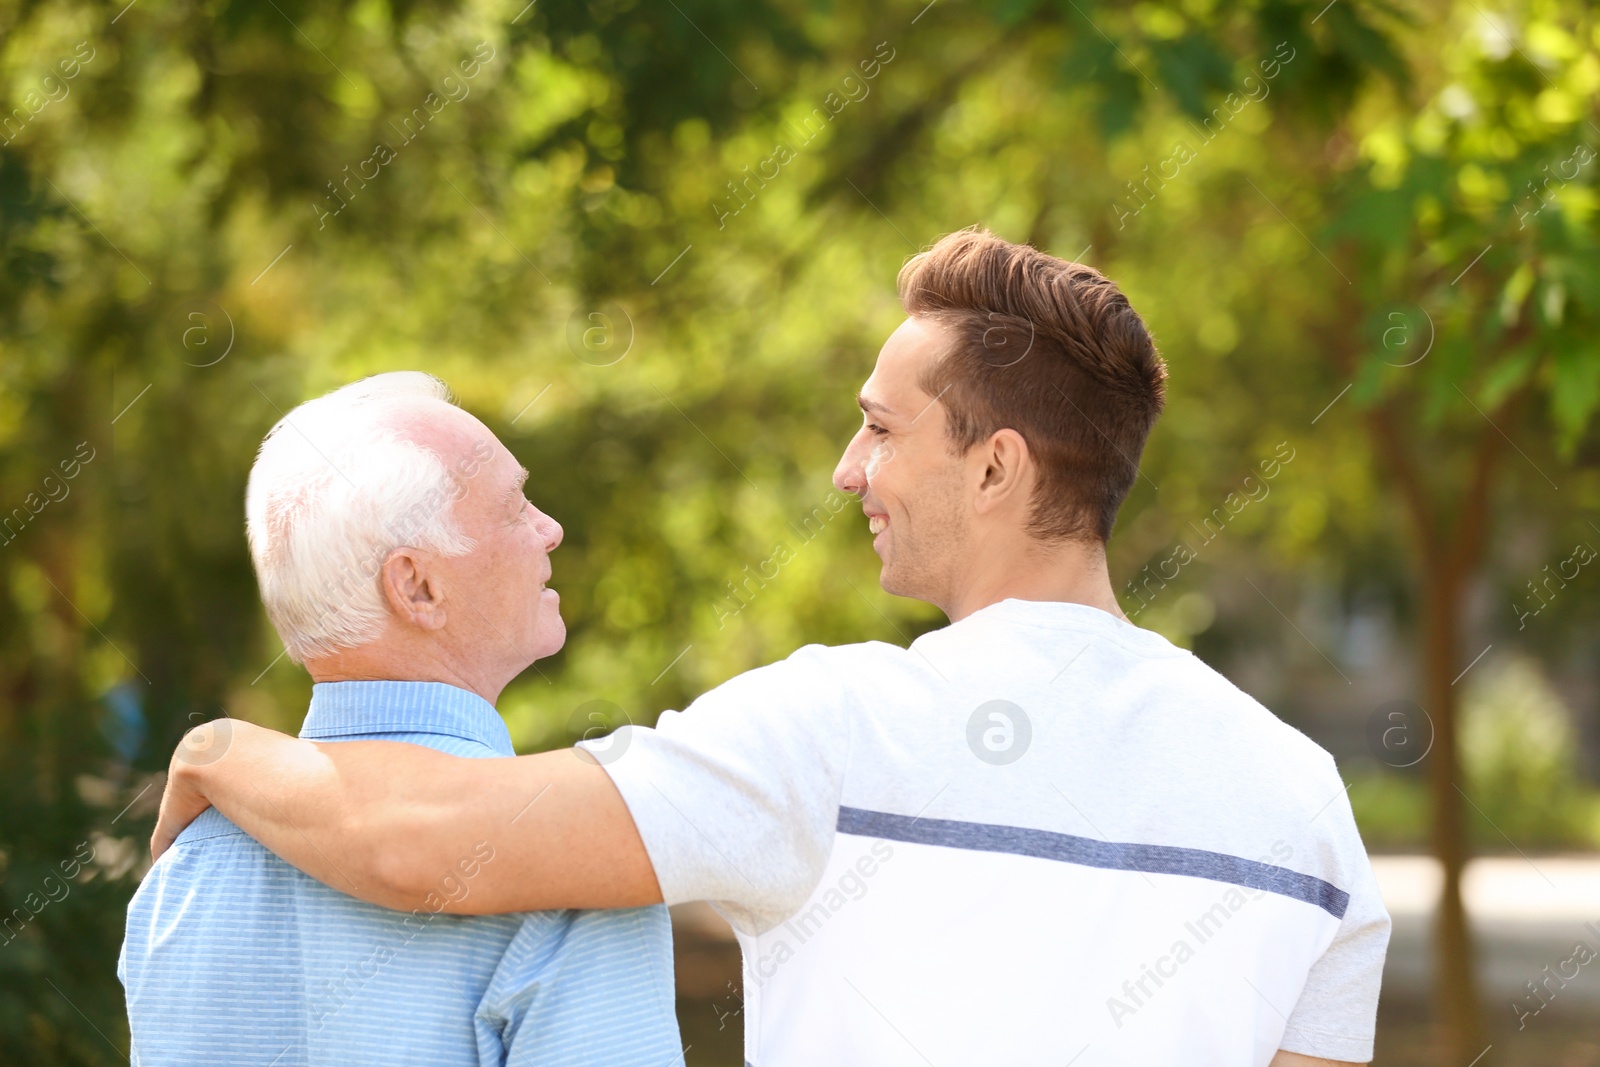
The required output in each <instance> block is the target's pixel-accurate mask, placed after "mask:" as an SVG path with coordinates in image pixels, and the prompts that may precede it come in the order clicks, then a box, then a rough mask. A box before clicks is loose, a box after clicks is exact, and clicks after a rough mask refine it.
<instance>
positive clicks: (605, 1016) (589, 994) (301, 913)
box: [117, 682, 682, 1067]
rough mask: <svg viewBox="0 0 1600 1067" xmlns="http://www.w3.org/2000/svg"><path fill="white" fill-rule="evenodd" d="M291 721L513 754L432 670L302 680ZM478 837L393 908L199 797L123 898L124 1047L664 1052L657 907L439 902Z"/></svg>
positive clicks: (399, 1056) (434, 1060)
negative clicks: (410, 678) (476, 913)
mask: <svg viewBox="0 0 1600 1067" xmlns="http://www.w3.org/2000/svg"><path fill="white" fill-rule="evenodd" d="M300 736H301V737H307V738H312V739H315V740H318V741H356V740H367V741H373V740H381V741H409V742H411V743H412V744H418V745H426V746H428V747H429V748H435V749H439V750H440V751H442V752H449V753H451V754H452V755H457V756H477V757H485V756H510V755H512V754H513V753H512V748H511V737H510V734H509V733H507V731H506V727H505V723H504V722H503V721H502V720H501V719H500V716H499V714H498V713H496V711H495V710H494V707H493V706H492V705H490V704H489V703H488V702H486V701H484V700H483V699H481V698H480V697H478V696H476V695H474V694H472V693H469V692H467V691H466V690H463V689H457V688H456V687H454V686H450V685H445V684H443V683H439V682H333V683H322V684H318V685H317V686H315V688H314V689H313V690H312V696H311V709H310V711H309V712H308V713H307V715H306V720H305V726H304V727H303V728H302V729H301V731H300ZM494 844H495V842H493V841H482V842H477V843H471V842H466V843H463V845H462V850H461V852H462V855H461V860H460V862H459V863H458V864H457V866H456V868H455V869H452V870H449V871H441V872H440V877H439V883H438V887H437V894H436V895H435V896H432V897H430V898H429V899H428V900H427V901H425V902H422V905H421V906H420V907H419V908H418V909H417V910H415V911H413V912H411V913H409V914H408V913H406V912H400V911H389V910H386V909H384V908H379V907H375V906H373V905H370V904H364V903H362V902H360V901H358V900H355V899H353V898H351V897H347V896H345V895H343V894H342V893H339V892H337V891H335V890H333V889H329V888H328V887H327V886H324V885H322V884H321V883H319V882H317V881H315V880H313V879H311V878H308V877H306V876H305V875H303V874H301V873H300V872H299V871H297V870H295V869H294V868H293V867H290V866H289V865H288V864H286V863H284V862H283V861H282V860H280V859H278V858H277V857H276V856H274V855H272V853H270V852H268V851H267V850H266V849H264V848H262V847H261V846H260V845H258V844H256V842H255V841H254V840H252V839H251V838H250V837H248V836H246V835H245V833H244V832H243V831H242V830H240V829H239V828H238V827H236V826H234V825H233V823H231V822H229V821H228V820H227V819H225V818H223V817H222V815H221V813H220V812H218V811H216V810H215V809H212V810H210V811H207V812H206V813H205V814H204V815H202V816H201V817H200V818H198V819H196V820H195V822H194V823H193V824H192V825H191V826H190V827H189V828H188V829H186V830H185V831H184V832H183V833H182V834H181V835H180V836H179V837H178V840H177V843H176V844H175V845H174V846H173V847H172V848H171V849H169V850H168V851H167V852H166V853H165V854H164V855H163V856H162V857H161V859H159V860H158V861H156V863H155V865H154V866H153V867H152V868H151V869H150V873H149V874H148V875H146V876H145V879H144V882H143V884H141V885H140V886H139V890H138V892H137V893H135V894H134V897H133V901H132V902H131V903H130V904H129V906H128V931H127V937H126V939H125V940H124V941H123V945H122V957H121V959H120V960H119V961H118V964H117V975H118V977H119V978H121V979H122V983H123V986H124V987H125V988H126V990H127V998H128V1022H129V1025H130V1028H131V1029H132V1032H133V1053H132V1063H133V1064H134V1065H135V1067H187V1065H199V1064H208V1065H209V1064H228V1065H237V1067H321V1065H335V1064H337V1065H344V1064H351V1063H383V1064H397V1065H398V1064H405V1065H415V1067H453V1065H460V1067H480V1065H488V1064H494V1065H502V1064H504V1065H507V1067H511V1065H522V1064H530V1065H531V1064H539V1065H541V1067H546V1065H555V1064H585V1065H589V1064H616V1065H628V1067H670V1065H672V1064H681V1063H682V1054H681V1051H680V1046H679V1044H678V1025H677V1019H676V1017H675V1015H674V1000H673V994H674V988H673V970H672V931H671V926H670V923H669V920H668V917H667V910H666V908H665V907H664V906H663V905H659V904H658V905H655V906H653V907H647V908H630V909H624V910H617V911H547V912H529V913H525V914H521V915H491V916H480V917H463V916H454V915H445V914H442V913H440V912H439V910H438V909H440V908H442V907H443V901H444V899H446V898H454V899H461V897H462V896H463V895H464V894H469V893H471V891H472V880H473V878H474V877H475V876H477V875H478V874H479V873H480V872H481V871H482V869H483V867H484V866H485V865H487V864H492V863H493V862H494V858H493V857H494Z"/></svg>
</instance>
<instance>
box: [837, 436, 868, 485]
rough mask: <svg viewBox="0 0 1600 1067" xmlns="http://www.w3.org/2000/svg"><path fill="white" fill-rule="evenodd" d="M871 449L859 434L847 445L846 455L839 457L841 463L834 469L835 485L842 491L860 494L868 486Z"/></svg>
mask: <svg viewBox="0 0 1600 1067" xmlns="http://www.w3.org/2000/svg"><path fill="white" fill-rule="evenodd" d="M868 451H869V449H868V446H867V444H866V442H864V441H863V440H862V439H861V435H860V434H857V435H856V436H855V437H853V438H851V440H850V444H849V445H847V446H846V447H845V450H844V455H842V456H840V457H839V465H838V466H837V467H835V468H834V469H833V487H834V488H835V489H837V490H839V491H840V492H841V493H854V494H859V493H861V492H862V490H864V489H865V488H866V487H867V475H866V455H867V452H868Z"/></svg>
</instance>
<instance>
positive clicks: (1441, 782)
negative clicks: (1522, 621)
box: [1422, 552, 1484, 1067]
mask: <svg viewBox="0 0 1600 1067" xmlns="http://www.w3.org/2000/svg"><path fill="white" fill-rule="evenodd" d="M1442 556H1444V553H1442V552H1441V553H1439V554H1438V555H1433V556H1431V557H1430V559H1429V563H1428V564H1427V565H1426V569H1425V572H1424V576H1423V596H1424V604H1423V657H1422V668H1423V679H1422V691H1423V695H1424V700H1425V701H1426V703H1425V704H1424V707H1425V708H1426V710H1427V713H1428V715H1429V717H1430V718H1431V719H1432V722H1433V730H1434V737H1433V750H1432V752H1431V753H1430V756H1431V760H1430V762H1429V765H1428V784H1429V793H1430V795H1431V797H1432V801H1433V803H1432V808H1433V827H1432V843H1433V854H1434V856H1435V857H1436V858H1437V859H1438V860H1439V863H1440V866H1441V867H1442V868H1443V873H1444V884H1443V886H1442V888H1441V891H1440V894H1439V911H1438V914H1437V915H1436V916H1435V927H1434V939H1433V944H1434V998H1435V1005H1436V1009H1437V1011H1438V1020H1439V1025H1440V1029H1441V1031H1442V1033H1441V1035H1440V1036H1441V1038H1442V1040H1441V1043H1440V1052H1441V1054H1442V1059H1441V1061H1440V1062H1441V1063H1444V1064H1449V1065H1454V1067H1465V1065H1466V1064H1469V1063H1471V1062H1473V1060H1474V1059H1476V1058H1477V1056H1478V1055H1479V1054H1480V1053H1481V1052H1482V1051H1483V1048H1484V1039H1483V1032H1484V1031H1483V1016H1482V1012H1481V1010H1480V1008H1479V1001H1478V990H1477V983H1476V981H1475V980H1474V976H1475V974H1476V969H1475V966H1474V963H1475V960H1474V957H1475V953H1474V951H1473V943H1472V931H1471V928H1470V927H1469V926H1468V925H1467V913H1466V908H1465V907H1464V906H1463V903H1462V899H1461V875H1462V872H1463V870H1464V869H1465V867H1466V862H1467V840H1466V827H1465V823H1464V820H1463V804H1462V794H1461V792H1460V790H1459V782H1460V781H1461V758H1460V753H1459V751H1458V747H1457V744H1456V723H1457V715H1456V709H1457V705H1456V690H1455V686H1454V685H1453V684H1452V683H1453V681H1454V680H1455V678H1456V677H1457V675H1458V673H1459V669H1460V668H1459V667H1458V663H1459V662H1460V660H1459V657H1458V650H1459V648H1460V644H1461V640H1460V639H1461V605H1462V600H1463V599H1464V597H1463V594H1464V591H1465V586H1466V572H1465V571H1464V570H1463V569H1462V568H1461V567H1459V566H1457V565H1456V564H1455V561H1452V560H1448V559H1444V558H1441V557H1442Z"/></svg>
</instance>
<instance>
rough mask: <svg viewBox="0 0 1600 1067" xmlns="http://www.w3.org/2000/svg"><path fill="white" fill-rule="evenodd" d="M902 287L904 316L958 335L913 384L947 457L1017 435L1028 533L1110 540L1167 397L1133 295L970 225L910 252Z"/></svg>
mask: <svg viewBox="0 0 1600 1067" xmlns="http://www.w3.org/2000/svg"><path fill="white" fill-rule="evenodd" d="M899 288H900V302H901V304H902V305H904V307H905V310H906V314H908V315H911V316H914V317H926V318H928V319H931V320H933V321H934V322H937V323H938V324H940V325H941V326H943V327H944V328H945V329H946V330H948V331H949V332H950V334H951V335H952V337H953V343H952V345H951V347H950V349H949V351H947V352H946V353H945V354H944V355H943V357H942V358H941V359H940V360H939V362H938V363H936V364H934V365H933V367H932V368H930V369H929V371H928V372H927V373H926V375H925V376H924V380H923V381H921V382H920V383H919V384H920V385H921V387H922V389H923V390H924V391H926V392H927V393H928V394H929V395H930V396H935V397H938V398H939V399H940V400H941V401H942V402H943V404H944V406H945V410H946V412H947V413H948V415H949V423H948V426H949V433H950V437H951V443H952V444H953V445H954V446H955V448H956V450H957V451H958V452H965V451H966V450H967V449H969V448H971V447H972V446H973V445H975V444H977V443H978V442H979V441H982V440H984V439H985V438H987V437H988V436H989V435H990V434H992V433H994V432H995V431H996V430H1001V429H1012V430H1015V431H1016V432H1017V433H1019V434H1021V435H1022V438H1023V440H1025V441H1026V442H1027V443H1028V448H1029V450H1030V451H1031V452H1032V454H1033V456H1034V459H1035V461H1036V462H1037V463H1038V465H1039V472H1040V484H1039V487H1038V490H1037V495H1036V498H1035V501H1034V513H1033V520H1032V522H1031V523H1030V526H1029V529H1030V532H1032V533H1033V534H1034V535H1035V536H1037V537H1039V538H1041V539H1043V540H1097V541H1100V542H1102V543H1103V542H1105V541H1106V540H1108V539H1109V538H1110V537H1111V527H1112V524H1113V523H1114V522H1115V521H1116V517H1117V509H1118V508H1120V507H1121V506H1122V501H1123V500H1124V499H1125V498H1126V497H1127V495H1128V491H1129V490H1130V489H1132V488H1133V481H1134V478H1135V477H1137V475H1138V464H1139V455H1140V453H1141V452H1142V451H1143V450H1144V442H1145V438H1146V437H1147V436H1148V435H1149V433H1150V427H1151V426H1152V425H1154V423H1155V421H1156V416H1157V415H1159V414H1160V413H1161V405H1162V401H1163V397H1164V395H1165V392H1166V378H1167V370H1166V365H1165V364H1164V363H1162V361H1161V357H1160V355H1159V354H1157V352H1156V346H1155V342H1154V341H1153V340H1152V339H1151V337H1150V332H1149V331H1148V330H1146V329H1145V326H1144V322H1143V320H1141V319H1140V318H1139V314H1138V312H1136V311H1134V310H1133V307H1132V305H1130V304H1129V303H1128V298H1127V297H1125V296H1123V295H1122V292H1121V290H1119V289H1118V288H1117V287H1116V285H1115V284H1114V283H1112V282H1111V280H1110V279H1108V278H1107V277H1106V276H1105V275H1103V274H1101V273H1100V272H1099V271H1097V270H1095V269H1094V268H1093V267H1089V266H1085V265H1084V264H1082V263H1068V262H1067V261H1065V260H1061V259H1057V258H1055V257H1054V256H1049V255H1046V254H1045V253H1043V252H1040V251H1039V250H1038V249H1035V248H1032V247H1030V246H1028V245H1018V244H1012V243H1011V242H1009V241H1004V240H1001V239H1000V238H998V237H996V236H994V235H993V234H992V233H989V232H988V231H987V230H984V229H980V228H978V227H972V228H969V229H965V230H961V231H959V232H957V233H952V234H949V235H947V236H945V237H943V238H941V239H940V240H939V241H938V242H937V243H935V244H934V245H933V246H932V247H931V248H929V249H928V250H927V251H925V252H922V253H919V254H918V255H916V256H913V257H912V258H911V259H910V260H909V261H907V263H906V265H905V266H904V267H902V268H901V270H900V279H899Z"/></svg>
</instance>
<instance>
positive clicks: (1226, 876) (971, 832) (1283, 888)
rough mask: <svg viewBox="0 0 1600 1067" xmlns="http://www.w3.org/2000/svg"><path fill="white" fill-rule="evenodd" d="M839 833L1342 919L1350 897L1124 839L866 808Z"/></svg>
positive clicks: (1282, 874) (1255, 866)
mask: <svg viewBox="0 0 1600 1067" xmlns="http://www.w3.org/2000/svg"><path fill="white" fill-rule="evenodd" d="M839 832H840V833H841V834H856V835H859V836H861V837H881V838H886V839H888V840H890V841H906V842H909V843H911V844H917V845H942V846H944V847H945V848H964V849H970V850H972V851H974V852H1005V853H1010V854H1011V855H1014V856H1033V857H1035V858H1036V859H1045V860H1056V861H1058V862H1061V863H1075V864H1078V865H1080V866H1083V867H1100V868H1104V869H1106V870H1113V871H1145V872H1148V873H1150V874H1182V875H1187V876H1189V877H1191V878H1206V879H1209V880H1211V881H1213V882H1226V883H1229V884H1231V885H1240V886H1247V887H1249V888H1251V889H1265V890H1266V891H1267V892H1269V893H1277V894H1279V895H1281V896H1286V897H1289V898H1291V899H1293V900H1301V901H1304V902H1305V903H1307V904H1315V905H1316V906H1317V907H1319V908H1321V909H1322V910H1323V911H1326V912H1327V913H1328V914H1329V915H1332V916H1333V917H1334V918H1335V919H1342V918H1344V912H1345V909H1346V908H1347V907H1349V906H1350V894H1349V893H1346V892H1345V891H1344V890H1342V889H1340V888H1338V887H1337V886H1335V885H1332V884H1330V883H1328V882H1324V881H1323V880H1322V879H1320V878H1313V877H1312V876H1311V875H1309V874H1301V873H1300V872H1298V871H1291V870H1289V869H1288V868H1287V867H1274V866H1273V865H1272V864H1270V863H1258V862H1257V861H1255V860H1247V859H1242V858H1241V857H1239V856H1229V855H1226V854H1224V853H1221V852H1207V851H1205V850H1204V849H1198V848H1178V847H1176V846H1173V845H1139V844H1133V843H1129V842H1122V841H1096V840H1095V839H1094V838H1092V837H1077V836H1074V835H1073V834H1057V833H1052V832H1050V831H1049V830H1032V829H1028V828H1027V827H1022V826H998V825H994V824H992V823H981V822H956V821H953V820H950V819H923V818H912V817H911V816H909V815H891V814H889V813H888V812H884V811H868V810H866V809H864V808H847V807H841V808H840V809H839Z"/></svg>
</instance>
